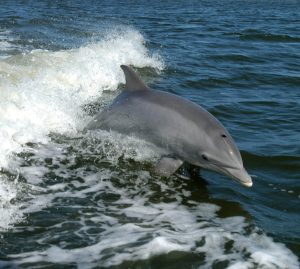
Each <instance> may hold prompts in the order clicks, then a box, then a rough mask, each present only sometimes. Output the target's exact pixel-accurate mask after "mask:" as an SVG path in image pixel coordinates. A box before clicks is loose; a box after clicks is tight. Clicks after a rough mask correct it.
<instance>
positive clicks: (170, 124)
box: [86, 65, 252, 187]
mask: <svg viewBox="0 0 300 269" xmlns="http://www.w3.org/2000/svg"><path fill="white" fill-rule="evenodd" d="M121 68H122V69H123V71H124V74H125V79H126V85H125V88H124V90H123V91H122V93H121V94H120V95H118V96H117V97H116V99H115V100H114V101H113V103H112V104H111V105H110V106H109V107H107V108H106V109H104V111H102V112H100V113H99V114H98V115H96V116H95V117H94V119H93V120H92V121H91V122H90V123H89V124H88V125H87V127H86V129H103V130H113V131H116V132H119V133H123V134H126V135H131V136H136V137H139V138H141V139H144V140H147V141H149V142H151V143H153V144H155V145H156V146H158V147H160V148H162V149H164V150H165V151H166V152H168V154H167V155H166V156H162V158H161V159H160V161H159V162H158V164H157V165H156V168H155V172H156V173H157V174H159V175H162V176H165V177H169V176H170V175H171V174H173V173H174V172H176V170H177V169H178V168H179V167H180V166H181V165H182V164H183V162H187V163H189V164H192V165H195V166H198V167H201V168H205V169H209V170H213V171H216V172H219V173H221V174H225V175H227V176H229V177H231V178H233V179H235V180H237V181H238V182H240V183H241V184H243V185H244V186H247V187H251V186H252V180H251V177H250V176H249V175H248V173H247V172H246V170H245V169H244V166H243V161H242V158H241V155H240V152H239V150H238V148H237V146H236V144H235V142H234V140H233V139H232V137H231V135H230V134H229V133H228V131H227V130H226V129H225V128H224V126H223V125H222V124H221V123H220V122H219V121H218V120H217V119H216V118H215V117H214V116H213V115H212V114H210V113H209V112H208V111H206V110H205V109H203V108H202V107H201V106H199V105H197V104H195V103H193V102H191V101H188V100H186V99H184V98H182V97H179V96H176V95H174V94H171V93H167V92H162V91H154V90H151V89H150V88H149V87H148V86H146V85H145V84H144V83H143V82H142V80H141V79H140V78H139V77H138V76H137V74H136V73H135V72H134V71H133V70H132V69H131V68H130V67H128V66H126V65H122V66H121Z"/></svg>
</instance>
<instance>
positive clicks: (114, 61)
mask: <svg viewBox="0 0 300 269" xmlns="http://www.w3.org/2000/svg"><path fill="white" fill-rule="evenodd" d="M144 43H145V41H144V38H143V36H142V35H141V34H140V33H139V32H137V31H135V30H127V31H125V32H122V33H119V34H118V35H116V34H115V33H114V34H112V35H111V36H110V35H108V36H107V37H106V39H105V40H103V41H100V42H98V43H96V44H89V45H87V46H85V47H81V48H79V49H73V50H68V51H58V52H49V51H41V50H35V51H32V52H31V53H29V54H25V55H18V56H13V57H10V58H8V59H5V60H2V61H1V62H0V74H1V77H2V79H1V82H0V126H1V129H0V140H1V141H2V143H1V145H0V156H1V157H0V167H5V168H7V167H9V163H10V159H9V157H10V156H11V154H12V153H17V152H20V151H22V147H23V145H24V144H25V143H27V142H41V143H47V141H48V134H49V133H51V132H54V133H60V134H66V133H69V134H74V133H76V132H77V130H78V129H80V128H81V126H82V125H83V123H84V115H83V114H84V113H83V111H82V109H80V108H81V106H82V105H83V104H86V103H88V102H91V101H95V100H97V99H98V98H99V97H100V96H101V95H102V92H103V91H104V90H116V89H117V86H118V85H119V83H121V82H124V77H123V74H122V71H121V69H120V64H131V65H134V66H137V67H146V66H149V67H153V68H156V69H157V70H161V69H162V68H163V63H162V61H161V60H160V58H159V57H158V56H157V55H150V54H149V53H148V51H147V49H146V47H145V45H144Z"/></svg>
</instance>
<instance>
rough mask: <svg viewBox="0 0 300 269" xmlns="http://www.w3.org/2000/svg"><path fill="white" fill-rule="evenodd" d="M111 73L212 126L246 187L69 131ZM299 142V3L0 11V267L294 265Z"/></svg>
mask: <svg viewBox="0 0 300 269" xmlns="http://www.w3.org/2000/svg"><path fill="white" fill-rule="evenodd" d="M121 64H129V65H132V66H133V67H135V68H136V70H137V71H138V72H139V74H140V75H141V77H143V79H144V80H145V81H146V82H147V83H148V84H149V85H150V86H151V87H152V88H153V89H158V90H163V91H169V92H172V93H175V94H178V95H180V96H183V97H185V98H187V99H190V100H192V101H194V102H196V103H198V104H200V105H202V106H203V107H205V108H206V109H207V110H208V111H210V112H211V113H212V114H213V115H215V116H216V117H217V118H218V119H219V120H220V121H221V122H222V123H223V124H224V125H225V126H226V127H227V129H228V130H229V131H230V133H231V134H232V136H233V137H234V138H235V140H236V142H237V144H238V146H239V148H240V149H241V153H242V157H243V160H244V164H245V167H246V169H247V170H248V171H249V173H250V174H251V175H255V176H253V181H254V185H253V187H252V188H250V189H247V188H244V187H243V186H240V185H238V184H237V183H235V182H233V181H232V180H230V179H228V178H226V177H223V176H221V175H219V174H216V173H212V172H207V171H202V172H201V177H202V179H201V178H200V177H199V178H194V179H191V180H183V179H179V178H177V177H175V176H174V177H171V178H169V179H161V178H159V177H155V176H153V175H152V174H151V173H149V172H150V171H151V168H152V167H153V165H154V164H155V162H156V160H157V159H158V158H159V153H158V151H157V149H155V148H154V147H153V146H152V145H149V144H147V143H145V142H143V141H139V140H137V139H135V138H132V137H123V136H121V135H118V134H113V133H105V132H101V131H96V132H90V133H88V134H82V132H81V130H82V129H83V128H84V126H85V125H86V123H87V122H88V121H89V120H90V119H91V117H92V116H93V115H94V114H95V113H96V112H97V111H99V110H101V109H102V108H103V107H105V106H106V105H108V104H109V103H110V101H111V100H112V99H113V98H114V97H115V96H116V95H117V94H118V93H119V92H120V86H121V83H123V82H124V77H123V74H122V71H121V69H120V68H119V66H120V65H121ZM299 132H300V4H299V1H225V0H220V1H156V0H155V1H87V2H86V1H2V2H1V3H0V140H1V145H0V167H1V170H0V267H1V268H2V267H3V268H231V269H233V268H235V269H236V268H238V269H239V268H242V269H243V268H289V269H292V268H299V257H300V228H299V227H300V214H299V213H300V211H299V210H300V209H299V208H300V135H299ZM205 182H206V183H205Z"/></svg>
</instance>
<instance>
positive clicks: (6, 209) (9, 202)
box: [0, 175, 23, 231]
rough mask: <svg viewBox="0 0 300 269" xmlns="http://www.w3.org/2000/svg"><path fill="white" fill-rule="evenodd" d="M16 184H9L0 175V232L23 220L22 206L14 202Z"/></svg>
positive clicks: (16, 192) (16, 191)
mask: <svg viewBox="0 0 300 269" xmlns="http://www.w3.org/2000/svg"><path fill="white" fill-rule="evenodd" d="M16 183H17V182H16ZM16 183H13V182H9V181H8V180H7V179H6V178H5V177H4V176H1V175H0V216H1V218H0V231H1V230H6V229H9V228H11V225H13V224H15V223H17V222H19V221H21V220H22V218H23V214H22V212H21V210H20V207H21V206H22V204H19V203H16V202H14V200H15V199H16V198H17V194H18V187H17V184H16Z"/></svg>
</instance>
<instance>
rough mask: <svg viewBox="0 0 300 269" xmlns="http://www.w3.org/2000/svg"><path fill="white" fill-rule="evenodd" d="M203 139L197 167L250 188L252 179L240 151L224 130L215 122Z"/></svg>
mask: <svg viewBox="0 0 300 269" xmlns="http://www.w3.org/2000/svg"><path fill="white" fill-rule="evenodd" d="M202 139H203V136H202ZM204 139H205V140H206V141H205V143H201V144H202V145H203V144H204V145H205V146H201V149H200V150H199V149H198V152H197V155H198V156H197V159H198V165H199V166H201V167H203V168H206V169H209V170H213V171H216V172H219V173H221V174H224V175H226V176H229V177H230V178H233V179H234V180H236V181H238V182H240V183H241V184H243V185H244V186H246V187H251V186H252V184H253V183H252V179H251V177H250V176H249V174H248V173H247V171H246V170H245V168H244V165H243V161H242V158H241V154H240V151H239V150H238V148H237V146H236V144H235V142H234V140H233V138H232V137H231V135H230V134H229V133H228V132H227V131H226V129H225V128H224V127H223V126H222V125H221V124H220V123H219V122H216V123H215V126H214V128H211V127H210V128H207V134H206V136H205V138H204Z"/></svg>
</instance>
